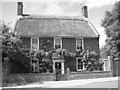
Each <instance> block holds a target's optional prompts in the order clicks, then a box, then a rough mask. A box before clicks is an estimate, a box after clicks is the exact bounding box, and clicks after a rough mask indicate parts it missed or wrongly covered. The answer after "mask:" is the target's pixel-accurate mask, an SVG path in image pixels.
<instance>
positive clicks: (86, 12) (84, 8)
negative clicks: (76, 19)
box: [82, 6, 88, 18]
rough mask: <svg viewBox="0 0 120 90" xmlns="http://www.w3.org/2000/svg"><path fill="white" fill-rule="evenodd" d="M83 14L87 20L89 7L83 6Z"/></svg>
mask: <svg viewBox="0 0 120 90" xmlns="http://www.w3.org/2000/svg"><path fill="white" fill-rule="evenodd" d="M82 14H83V16H84V17H85V18H88V10H87V6H83V7H82Z"/></svg>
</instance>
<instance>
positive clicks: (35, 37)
mask: <svg viewBox="0 0 120 90" xmlns="http://www.w3.org/2000/svg"><path fill="white" fill-rule="evenodd" d="M33 39H37V42H38V45H37V49H38V50H39V37H31V50H32V40H33Z"/></svg>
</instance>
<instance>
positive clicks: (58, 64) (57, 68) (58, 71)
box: [55, 62, 61, 73]
mask: <svg viewBox="0 0 120 90" xmlns="http://www.w3.org/2000/svg"><path fill="white" fill-rule="evenodd" d="M55 68H56V70H57V73H61V62H55Z"/></svg>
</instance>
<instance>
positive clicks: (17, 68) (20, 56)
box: [1, 22, 30, 73]
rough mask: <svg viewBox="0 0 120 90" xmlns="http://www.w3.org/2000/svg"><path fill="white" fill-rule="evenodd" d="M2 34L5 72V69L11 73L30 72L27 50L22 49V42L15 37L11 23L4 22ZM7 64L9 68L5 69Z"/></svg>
mask: <svg viewBox="0 0 120 90" xmlns="http://www.w3.org/2000/svg"><path fill="white" fill-rule="evenodd" d="M1 32H2V35H1V39H2V61H3V72H4V70H5V69H8V70H7V71H8V72H9V73H23V72H29V71H30V62H29V58H28V57H27V55H26V53H27V49H23V47H20V45H19V44H20V43H21V40H20V39H19V37H17V36H16V35H15V32H14V29H12V28H11V27H10V23H8V24H6V23H4V22H3V23H2V25H1ZM6 62H7V68H6V67H5V68H4V66H6V65H5V63H6Z"/></svg>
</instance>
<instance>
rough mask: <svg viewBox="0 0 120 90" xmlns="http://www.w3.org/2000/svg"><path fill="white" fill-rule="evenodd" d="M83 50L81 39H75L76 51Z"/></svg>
mask: <svg viewBox="0 0 120 90" xmlns="http://www.w3.org/2000/svg"><path fill="white" fill-rule="evenodd" d="M82 49H84V48H83V38H79V39H76V51H79V50H82Z"/></svg>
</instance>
